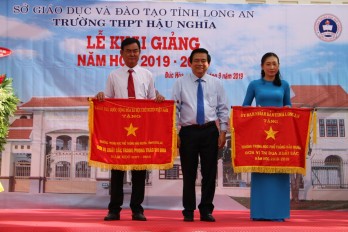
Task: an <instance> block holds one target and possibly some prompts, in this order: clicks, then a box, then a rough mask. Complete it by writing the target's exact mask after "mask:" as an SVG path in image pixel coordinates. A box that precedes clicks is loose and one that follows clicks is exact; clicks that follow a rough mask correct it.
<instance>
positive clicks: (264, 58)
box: [261, 52, 282, 86]
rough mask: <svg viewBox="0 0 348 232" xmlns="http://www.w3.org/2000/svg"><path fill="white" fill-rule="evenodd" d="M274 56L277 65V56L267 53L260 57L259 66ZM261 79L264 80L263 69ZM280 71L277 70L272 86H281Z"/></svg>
mask: <svg viewBox="0 0 348 232" xmlns="http://www.w3.org/2000/svg"><path fill="white" fill-rule="evenodd" d="M271 56H274V57H275V58H277V60H278V64H280V63H279V57H278V56H277V54H275V53H273V52H267V53H266V54H265V55H263V56H262V58H261V66H263V64H264V63H265V61H266V59H267V58H268V57H271ZM261 77H262V78H264V77H265V71H263V69H262V70H261ZM280 77H281V75H280V71H279V69H278V72H277V73H276V75H275V79H274V80H273V84H274V85H276V86H281V85H282V81H281V80H280Z"/></svg>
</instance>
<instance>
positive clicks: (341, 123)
mask: <svg viewBox="0 0 348 232" xmlns="http://www.w3.org/2000/svg"><path fill="white" fill-rule="evenodd" d="M338 126H339V130H340V137H346V132H345V129H344V120H343V119H339V120H338Z"/></svg>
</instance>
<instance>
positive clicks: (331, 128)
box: [326, 119, 338, 137]
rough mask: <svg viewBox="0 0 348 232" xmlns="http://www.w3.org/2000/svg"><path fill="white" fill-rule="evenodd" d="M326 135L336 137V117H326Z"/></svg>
mask: <svg viewBox="0 0 348 232" xmlns="http://www.w3.org/2000/svg"><path fill="white" fill-rule="evenodd" d="M326 135H327V137H337V136H338V128H337V119H326Z"/></svg>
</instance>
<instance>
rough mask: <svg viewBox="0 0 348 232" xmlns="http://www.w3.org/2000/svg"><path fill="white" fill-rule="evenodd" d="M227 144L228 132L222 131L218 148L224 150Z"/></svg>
mask: <svg viewBox="0 0 348 232" xmlns="http://www.w3.org/2000/svg"><path fill="white" fill-rule="evenodd" d="M225 143H226V132H224V131H220V135H219V142H218V146H219V149H221V148H223V147H224V146H225Z"/></svg>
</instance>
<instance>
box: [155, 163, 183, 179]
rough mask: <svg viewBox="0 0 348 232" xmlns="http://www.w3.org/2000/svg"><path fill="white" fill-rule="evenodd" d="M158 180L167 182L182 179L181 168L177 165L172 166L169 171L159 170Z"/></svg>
mask: <svg viewBox="0 0 348 232" xmlns="http://www.w3.org/2000/svg"><path fill="white" fill-rule="evenodd" d="M159 178H160V179H167V180H176V179H182V172H181V166H180V165H179V164H174V165H173V168H171V169H168V170H160V173H159Z"/></svg>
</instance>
